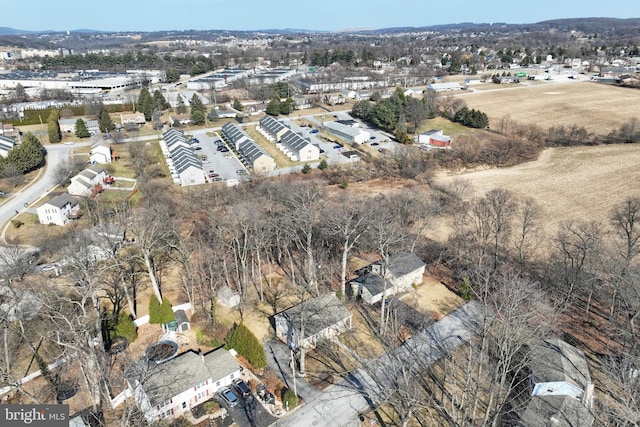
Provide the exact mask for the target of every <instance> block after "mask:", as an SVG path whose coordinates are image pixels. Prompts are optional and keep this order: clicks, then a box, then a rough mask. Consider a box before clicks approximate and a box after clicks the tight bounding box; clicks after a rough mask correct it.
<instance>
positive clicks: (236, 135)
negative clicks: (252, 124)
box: [222, 123, 253, 145]
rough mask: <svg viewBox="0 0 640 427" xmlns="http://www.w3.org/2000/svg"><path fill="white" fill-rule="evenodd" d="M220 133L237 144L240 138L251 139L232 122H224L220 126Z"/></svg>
mask: <svg viewBox="0 0 640 427" xmlns="http://www.w3.org/2000/svg"><path fill="white" fill-rule="evenodd" d="M222 134H223V135H224V136H225V138H227V139H228V140H229V141H231V142H232V143H233V144H234V145H236V144H238V143H239V142H240V141H242V140H251V141H253V139H251V138H250V137H249V136H248V135H247V134H246V133H244V131H243V130H242V129H240V127H239V126H237V125H235V124H233V123H226V124H225V125H224V126H222Z"/></svg>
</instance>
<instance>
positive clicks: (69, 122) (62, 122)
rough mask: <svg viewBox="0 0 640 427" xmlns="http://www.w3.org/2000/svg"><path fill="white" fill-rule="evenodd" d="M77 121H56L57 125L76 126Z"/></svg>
mask: <svg viewBox="0 0 640 427" xmlns="http://www.w3.org/2000/svg"><path fill="white" fill-rule="evenodd" d="M77 121H78V119H58V124H60V125H61V126H62V125H73V126H75V125H76V122H77Z"/></svg>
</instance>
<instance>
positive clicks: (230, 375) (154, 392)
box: [126, 348, 240, 422]
mask: <svg viewBox="0 0 640 427" xmlns="http://www.w3.org/2000/svg"><path fill="white" fill-rule="evenodd" d="M239 376H240V365H239V364H238V362H237V360H236V359H235V357H233V356H232V355H231V353H230V352H229V351H227V350H225V349H223V348H220V349H218V350H214V351H211V352H209V353H207V354H202V353H200V354H198V353H196V352H194V351H192V350H189V351H187V352H184V353H182V354H180V355H178V356H176V357H174V358H172V359H169V360H168V361H166V362H164V363H161V364H155V363H150V362H148V361H146V360H142V361H139V363H138V364H136V365H134V366H133V367H132V368H131V369H129V370H128V371H127V373H126V377H127V383H128V385H129V390H130V391H131V392H132V394H133V396H134V399H135V402H136V405H137V406H138V408H139V409H140V410H141V411H142V413H143V414H144V417H145V418H146V419H147V421H149V422H154V421H160V420H167V421H169V420H171V419H174V418H178V417H180V416H182V415H184V414H185V413H186V412H187V411H189V410H190V409H191V408H193V407H194V406H196V405H198V404H200V403H202V402H204V401H206V400H208V399H210V398H211V397H212V396H213V395H214V394H215V393H216V392H217V391H218V389H220V387H224V386H229V385H231V382H232V381H233V379H234V378H238V377H239Z"/></svg>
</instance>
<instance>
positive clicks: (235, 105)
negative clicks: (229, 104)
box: [233, 98, 244, 111]
mask: <svg viewBox="0 0 640 427" xmlns="http://www.w3.org/2000/svg"><path fill="white" fill-rule="evenodd" d="M233 108H234V109H236V110H238V111H242V109H243V108H244V106H243V105H242V103H241V102H240V100H239V99H238V98H234V99H233Z"/></svg>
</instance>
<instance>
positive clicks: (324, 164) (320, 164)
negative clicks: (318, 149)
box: [318, 159, 329, 170]
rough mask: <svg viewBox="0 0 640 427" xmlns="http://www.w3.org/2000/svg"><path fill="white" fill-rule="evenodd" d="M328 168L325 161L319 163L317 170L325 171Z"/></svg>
mask: <svg viewBox="0 0 640 427" xmlns="http://www.w3.org/2000/svg"><path fill="white" fill-rule="evenodd" d="M328 167H329V165H328V164H327V159H322V160H320V163H319V164H318V169H320V170H325V169H326V168H328Z"/></svg>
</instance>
